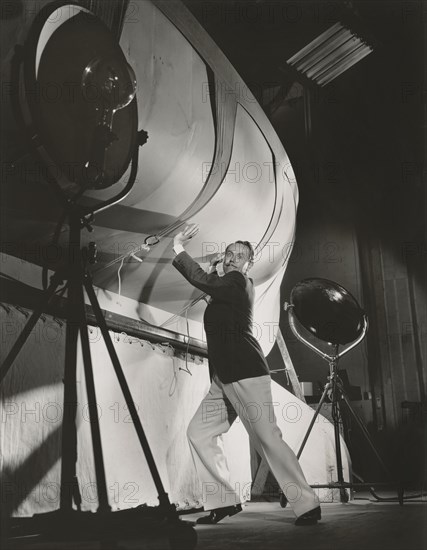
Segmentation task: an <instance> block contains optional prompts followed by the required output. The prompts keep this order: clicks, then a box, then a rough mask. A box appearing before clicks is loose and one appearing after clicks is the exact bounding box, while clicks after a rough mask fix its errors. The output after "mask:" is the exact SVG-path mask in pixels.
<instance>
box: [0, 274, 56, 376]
mask: <svg viewBox="0 0 427 550" xmlns="http://www.w3.org/2000/svg"><path fill="white" fill-rule="evenodd" d="M61 280H62V279H61V277H59V276H58V275H57V274H56V273H55V274H54V275H53V277H52V280H51V283H50V285H49V287H48V288H47V289H46V291H45V293H44V296H43V298H42V300H41V302H40V303H39V305H38V307H37V309H35V310H34V312H33V313H32V315H31V317H30V318H29V320H28V322H27V324H26V325H25V327H24V329H23V330H22V332H21V334H20V335H19V336H18V338H17V340H16V342H15V343H14V344H13V346H12V349H11V350H10V351H9V353H8V354H7V357H6V359H5V360H4V361H3V364H2V365H1V367H0V384H1V382H2V381H3V379H4V377H5V376H6V374H7V373H8V371H9V369H10V367H11V366H12V364H13V362H14V361H15V359H16V357H17V356H18V354H19V352H20V351H21V349H22V347H23V346H24V344H25V342H26V341H27V338H28V336H29V335H30V334H31V331H32V330H33V328H34V327H35V326H36V323H37V321H38V320H39V319H40V315H41V314H42V313H43V311H45V309H46V306H47V304H48V303H49V300H50V299H51V298H52V296H53V295H54V293H55V290H56V289H57V288H58V286H59V284H60V283H61Z"/></svg>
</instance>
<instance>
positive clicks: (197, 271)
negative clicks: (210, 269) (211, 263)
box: [173, 226, 245, 299]
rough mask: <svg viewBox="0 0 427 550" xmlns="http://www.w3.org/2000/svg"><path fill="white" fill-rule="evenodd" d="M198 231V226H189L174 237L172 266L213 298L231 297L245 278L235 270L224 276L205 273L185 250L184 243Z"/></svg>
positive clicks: (243, 282)
mask: <svg viewBox="0 0 427 550" xmlns="http://www.w3.org/2000/svg"><path fill="white" fill-rule="evenodd" d="M197 232H198V227H189V226H187V227H186V229H185V230H184V231H182V232H180V233H178V234H177V235H176V236H175V238H174V251H175V252H176V253H177V255H176V257H175V258H174V260H173V265H174V267H175V268H176V269H177V270H178V271H179V272H180V273H181V274H182V275H183V276H184V277H185V278H186V279H187V281H188V282H189V283H191V284H192V285H193V286H195V287H196V288H198V289H199V290H202V291H203V292H205V293H206V294H209V295H210V296H212V297H213V298H223V299H227V298H231V296H232V294H233V293H234V292H235V291H236V287H238V286H241V287H243V288H244V286H245V279H244V277H243V276H242V275H241V274H240V273H237V272H231V273H228V274H227V275H224V277H219V275H218V274H217V273H216V272H214V273H206V272H205V271H204V270H203V269H202V268H201V267H200V265H199V264H198V263H197V262H196V261H194V260H193V258H192V257H191V256H190V255H189V254H188V253H187V252H186V251H185V249H184V244H186V243H187V242H188V241H189V240H190V239H191V238H192V237H194V236H195V235H196V234H197Z"/></svg>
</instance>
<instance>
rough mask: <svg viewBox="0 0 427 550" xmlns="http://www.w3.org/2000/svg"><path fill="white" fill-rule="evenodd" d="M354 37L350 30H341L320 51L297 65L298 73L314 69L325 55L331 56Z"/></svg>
mask: <svg viewBox="0 0 427 550" xmlns="http://www.w3.org/2000/svg"><path fill="white" fill-rule="evenodd" d="M351 36H353V35H352V33H351V31H349V30H348V29H344V28H343V29H341V30H340V31H339V32H338V33H336V34H335V35H334V36H332V37H331V38H330V39H328V40H327V41H326V42H324V44H323V45H322V47H321V48H319V50H318V51H317V52H316V53H314V54H313V55H308V56H306V57H305V58H304V60H303V61H302V62H301V63H296V64H295V68H296V69H297V70H298V71H304V72H305V71H307V70H309V69H311V68H312V67H313V65H315V64H316V63H317V62H318V61H321V60H322V59H323V58H324V57H325V55H328V54H330V53H331V52H332V51H333V50H334V49H336V48H339V47H340V46H341V45H342V44H343V43H344V42H345V41H346V40H348V39H349V38H350V37H351Z"/></svg>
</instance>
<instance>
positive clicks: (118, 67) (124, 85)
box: [81, 57, 136, 127]
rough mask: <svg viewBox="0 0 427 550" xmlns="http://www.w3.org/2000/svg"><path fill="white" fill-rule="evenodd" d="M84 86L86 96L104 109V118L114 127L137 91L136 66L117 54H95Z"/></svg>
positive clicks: (84, 78) (102, 111) (82, 84)
mask: <svg viewBox="0 0 427 550" xmlns="http://www.w3.org/2000/svg"><path fill="white" fill-rule="evenodd" d="M81 88H82V92H83V98H84V99H85V101H87V102H88V103H93V104H94V105H95V109H96V110H97V111H100V113H101V117H102V122H101V123H104V124H107V126H110V127H111V124H112V118H113V116H114V113H115V112H116V111H119V110H120V109H123V108H124V107H126V106H127V105H129V103H130V102H131V101H132V100H133V98H134V97H135V94H136V76H135V73H134V71H133V69H132V67H131V66H130V65H129V64H128V63H126V62H122V61H118V60H116V59H114V58H110V59H108V58H105V57H94V58H93V59H91V60H90V61H89V63H88V64H87V65H86V67H85V69H84V71H83V76H82V81H81Z"/></svg>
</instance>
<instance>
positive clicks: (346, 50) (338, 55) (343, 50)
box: [306, 37, 361, 79]
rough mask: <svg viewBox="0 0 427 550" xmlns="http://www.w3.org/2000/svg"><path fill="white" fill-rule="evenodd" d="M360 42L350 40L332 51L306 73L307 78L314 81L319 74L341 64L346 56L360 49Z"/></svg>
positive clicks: (356, 39)
mask: <svg viewBox="0 0 427 550" xmlns="http://www.w3.org/2000/svg"><path fill="white" fill-rule="evenodd" d="M360 46H361V42H360V40H359V39H358V38H353V37H352V38H350V40H348V41H347V42H345V43H344V44H343V45H342V46H341V47H340V48H338V49H337V50H335V51H333V52H332V53H331V54H330V55H328V56H326V57H325V59H322V61H320V62H319V63H317V64H316V66H315V67H313V70H311V71H308V72H307V73H306V74H307V76H308V77H309V78H313V79H316V78H317V77H318V76H319V75H320V74H322V73H324V72H325V71H326V70H328V69H330V68H331V67H333V66H334V65H336V64H337V63H341V62H342V61H343V60H344V59H345V58H346V57H347V56H348V55H350V54H352V53H353V52H354V51H356V50H357V49H358V48H360Z"/></svg>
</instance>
